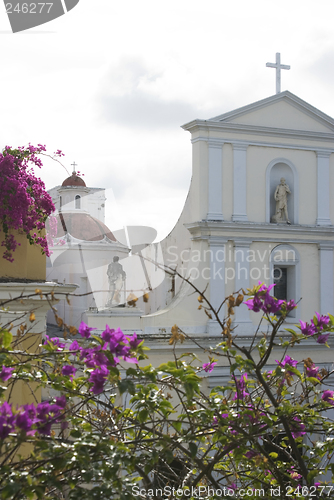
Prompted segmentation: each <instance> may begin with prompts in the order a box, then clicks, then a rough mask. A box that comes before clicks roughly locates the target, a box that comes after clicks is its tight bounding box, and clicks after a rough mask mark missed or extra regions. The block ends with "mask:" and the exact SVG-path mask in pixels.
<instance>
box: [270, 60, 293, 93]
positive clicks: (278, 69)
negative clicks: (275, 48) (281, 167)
mask: <svg viewBox="0 0 334 500" xmlns="http://www.w3.org/2000/svg"><path fill="white" fill-rule="evenodd" d="M266 67H267V68H275V69H276V94H279V93H280V92H281V69H290V66H287V65H286V64H281V53H280V52H276V63H267V64H266Z"/></svg>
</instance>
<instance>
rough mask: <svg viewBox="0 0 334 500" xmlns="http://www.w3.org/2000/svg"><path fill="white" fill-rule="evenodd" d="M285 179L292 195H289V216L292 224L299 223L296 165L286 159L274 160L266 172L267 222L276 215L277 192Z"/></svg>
mask: <svg viewBox="0 0 334 500" xmlns="http://www.w3.org/2000/svg"><path fill="white" fill-rule="evenodd" d="M282 177H284V179H285V181H286V184H287V185H288V186H289V189H290V191H291V194H288V214H289V220H290V222H291V224H298V223H299V182H298V173H297V169H296V167H295V166H294V164H293V163H292V162H291V161H290V160H288V159H286V158H276V159H275V160H272V161H271V162H270V163H269V165H268V167H267V171H266V222H271V218H272V217H273V215H275V213H276V201H275V198H274V194H275V190H276V187H277V186H278V184H280V182H281V178H282Z"/></svg>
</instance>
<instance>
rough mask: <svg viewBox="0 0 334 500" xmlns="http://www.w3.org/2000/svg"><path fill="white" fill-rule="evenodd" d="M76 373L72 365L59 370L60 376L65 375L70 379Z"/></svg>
mask: <svg viewBox="0 0 334 500" xmlns="http://www.w3.org/2000/svg"><path fill="white" fill-rule="evenodd" d="M76 371H77V369H76V368H75V366H72V365H65V366H63V368H62V369H61V373H62V375H67V376H68V377H72V378H73V377H74V375H75V373H76Z"/></svg>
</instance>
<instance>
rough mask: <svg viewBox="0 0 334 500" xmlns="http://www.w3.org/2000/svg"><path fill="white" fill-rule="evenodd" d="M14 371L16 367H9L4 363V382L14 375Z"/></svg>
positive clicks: (0, 374) (1, 376)
mask: <svg viewBox="0 0 334 500" xmlns="http://www.w3.org/2000/svg"><path fill="white" fill-rule="evenodd" d="M13 371H14V368H9V367H7V366H4V365H2V370H1V372H0V378H1V380H2V381H3V382H6V380H9V379H10V378H11V376H12V373H13Z"/></svg>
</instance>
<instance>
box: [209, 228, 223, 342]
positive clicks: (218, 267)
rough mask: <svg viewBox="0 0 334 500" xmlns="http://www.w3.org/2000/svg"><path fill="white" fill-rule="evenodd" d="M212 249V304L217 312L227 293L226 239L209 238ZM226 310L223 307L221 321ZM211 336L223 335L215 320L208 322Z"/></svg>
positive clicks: (220, 315) (220, 312)
mask: <svg viewBox="0 0 334 500" xmlns="http://www.w3.org/2000/svg"><path fill="white" fill-rule="evenodd" d="M208 243H209V249H210V256H211V260H210V303H211V305H212V307H213V308H214V309H215V310H216V311H217V310H218V309H219V308H220V306H221V304H222V302H223V301H224V299H225V297H226V293H225V261H226V254H225V252H226V243H227V239H226V238H221V237H209V240H208ZM224 316H225V309H224V307H221V309H220V311H219V319H220V320H223V319H224ZM208 333H209V334H217V335H220V334H221V327H220V326H219V323H218V321H216V320H215V319H212V320H209V321H208Z"/></svg>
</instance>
